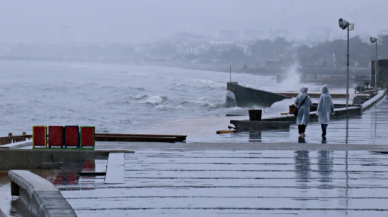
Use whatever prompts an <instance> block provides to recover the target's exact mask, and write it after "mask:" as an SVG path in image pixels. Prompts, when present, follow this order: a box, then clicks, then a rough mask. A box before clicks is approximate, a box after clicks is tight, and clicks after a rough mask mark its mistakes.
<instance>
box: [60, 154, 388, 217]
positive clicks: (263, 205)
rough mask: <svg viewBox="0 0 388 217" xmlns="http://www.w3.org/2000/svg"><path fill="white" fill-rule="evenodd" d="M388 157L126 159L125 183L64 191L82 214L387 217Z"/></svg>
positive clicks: (84, 180)
mask: <svg viewBox="0 0 388 217" xmlns="http://www.w3.org/2000/svg"><path fill="white" fill-rule="evenodd" d="M387 172H388V155H387V152H379V151H375V152H369V151H328V150H323V151H270V150H268V151H231V150H218V151H214V150H203V151H185V152H181V151H163V150H141V151H139V152H137V153H135V154H125V182H124V184H114V185H113V184H103V180H104V179H103V178H104V177H102V176H100V177H98V176H97V177H83V176H82V177H80V178H79V180H78V182H77V183H72V184H70V185H58V186H57V187H59V188H60V190H61V192H62V194H63V195H64V197H65V198H66V199H67V201H68V202H69V203H70V204H71V206H72V207H73V208H74V209H75V211H76V213H77V215H78V216H198V215H203V216H225V215H227V216H241V215H257V214H263V215H265V216H272V215H273V216H290V215H298V216H347V215H348V216H368V215H369V216H386V212H387V211H388V205H387V203H386V201H387V199H388V196H387V195H388V173H387Z"/></svg>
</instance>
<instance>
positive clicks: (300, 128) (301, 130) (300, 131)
mask: <svg viewBox="0 0 388 217" xmlns="http://www.w3.org/2000/svg"><path fill="white" fill-rule="evenodd" d="M298 130H299V134H302V133H304V132H305V131H306V125H304V124H302V125H298Z"/></svg>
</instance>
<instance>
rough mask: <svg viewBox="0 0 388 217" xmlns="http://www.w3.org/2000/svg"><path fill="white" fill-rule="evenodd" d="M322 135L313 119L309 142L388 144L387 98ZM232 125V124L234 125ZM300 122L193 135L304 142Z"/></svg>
mask: <svg viewBox="0 0 388 217" xmlns="http://www.w3.org/2000/svg"><path fill="white" fill-rule="evenodd" d="M333 117H334V116H332V120H331V121H330V124H329V126H328V129H327V135H326V139H322V137H321V135H322V131H321V125H320V124H318V123H317V122H311V123H310V124H309V125H308V127H307V128H306V135H307V137H306V138H305V141H303V142H306V143H331V144H369V145H388V142H387V141H388V133H387V128H388V99H384V100H383V101H381V102H380V103H379V104H377V105H376V106H374V107H372V108H371V109H369V110H367V111H365V112H363V114H362V115H359V116H351V117H349V118H341V119H333ZM230 119H233V117H230ZM231 126H233V125H231ZM298 137H299V135H298V126H297V125H296V124H291V125H290V129H289V130H282V131H276V130H272V131H261V132H240V133H230V134H222V135H215V134H214V135H211V136H202V137H197V138H193V139H191V140H190V141H191V142H203V141H205V142H301V141H299V140H298Z"/></svg>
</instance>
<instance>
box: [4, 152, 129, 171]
mask: <svg viewBox="0 0 388 217" xmlns="http://www.w3.org/2000/svg"><path fill="white" fill-rule="evenodd" d="M110 152H115V151H109V150H106V151H102V150H101V151H100V150H94V151H92V150H55V149H51V150H50V149H44V150H37V149H11V150H1V151H0V159H1V164H0V170H11V169H24V170H28V169H42V165H43V164H53V167H55V165H56V164H58V163H60V162H83V161H85V160H86V159H96V158H98V157H101V156H108V155H109V153H110ZM127 152H129V153H134V152H133V151H127Z"/></svg>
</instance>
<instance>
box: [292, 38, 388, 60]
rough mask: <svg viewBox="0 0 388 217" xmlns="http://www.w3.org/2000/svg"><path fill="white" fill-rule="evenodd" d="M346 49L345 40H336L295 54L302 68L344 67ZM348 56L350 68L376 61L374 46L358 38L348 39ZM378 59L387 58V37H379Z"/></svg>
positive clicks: (306, 47) (300, 50)
mask: <svg viewBox="0 0 388 217" xmlns="http://www.w3.org/2000/svg"><path fill="white" fill-rule="evenodd" d="M346 49H347V42H346V40H342V39H338V40H334V41H328V42H323V43H321V44H319V45H316V46H313V47H309V46H307V45H304V46H301V47H299V48H298V51H297V52H298V58H299V63H300V64H301V65H302V66H345V65H346V52H347V50H346ZM349 55H350V58H349V65H350V66H358V67H368V66H369V64H370V62H371V60H374V59H376V52H375V44H371V43H368V42H363V41H362V40H361V39H360V37H359V36H355V37H352V38H350V39H349ZM378 57H379V59H385V58H388V35H384V36H381V37H380V41H379V42H378Z"/></svg>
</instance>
